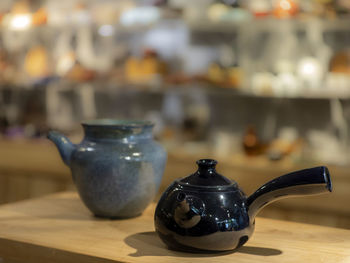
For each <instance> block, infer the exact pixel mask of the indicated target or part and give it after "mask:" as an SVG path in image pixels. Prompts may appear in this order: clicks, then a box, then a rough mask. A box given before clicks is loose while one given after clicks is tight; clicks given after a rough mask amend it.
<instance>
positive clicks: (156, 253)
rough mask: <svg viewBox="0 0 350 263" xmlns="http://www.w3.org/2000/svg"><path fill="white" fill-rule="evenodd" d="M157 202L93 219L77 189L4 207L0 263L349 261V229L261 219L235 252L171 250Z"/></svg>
mask: <svg viewBox="0 0 350 263" xmlns="http://www.w3.org/2000/svg"><path fill="white" fill-rule="evenodd" d="M153 213H154V204H152V205H150V206H149V207H148V208H147V210H146V211H145V212H144V214H143V215H142V216H140V217H137V218H133V219H126V220H108V219H100V218H95V217H93V216H92V215H91V214H90V212H89V211H88V210H87V209H86V208H85V207H84V205H83V204H82V202H81V201H80V199H79V198H78V196H77V194H76V193H71V192H66V193H60V194H55V195H50V196H47V197H44V198H39V199H33V200H28V201H23V202H18V203H13V204H8V205H3V206H0V262H5V263H7V262H26V263H30V262H88V263H89V262H146V263H147V262H152V263H156V262H165V263H166V262H177V261H178V262H185V263H186V262H203V260H205V262H217V263H219V262H342V263H345V262H350V230H344V229H337V228H329V227H323V226H315V225H307V224H301V223H292V222H287V221H279V220H272V219H265V218H257V220H256V230H255V233H254V235H253V237H252V239H251V240H249V241H248V243H246V245H245V246H244V247H242V248H241V249H239V250H238V251H236V252H229V253H227V252H226V253H216V254H191V253H181V252H175V251H170V250H168V249H167V248H166V247H165V245H164V244H163V243H162V242H161V241H160V239H159V238H158V237H157V235H156V234H155V232H154V226H153Z"/></svg>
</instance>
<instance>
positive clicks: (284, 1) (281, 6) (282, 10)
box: [273, 0, 299, 18]
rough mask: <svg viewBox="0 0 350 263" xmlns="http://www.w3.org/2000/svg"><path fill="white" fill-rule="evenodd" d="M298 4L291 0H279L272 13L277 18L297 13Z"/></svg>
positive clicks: (288, 16)
mask: <svg viewBox="0 0 350 263" xmlns="http://www.w3.org/2000/svg"><path fill="white" fill-rule="evenodd" d="M298 12H299V6H298V5H297V3H296V2H295V1H293V0H279V1H277V3H276V6H275V9H274V12H273V13H274V15H275V16H276V17H278V18H290V17H293V16H295V15H297V14H298Z"/></svg>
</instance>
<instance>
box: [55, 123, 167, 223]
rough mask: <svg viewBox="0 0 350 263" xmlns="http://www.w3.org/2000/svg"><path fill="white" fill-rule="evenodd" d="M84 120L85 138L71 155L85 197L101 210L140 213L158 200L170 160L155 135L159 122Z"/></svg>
mask: <svg viewBox="0 0 350 263" xmlns="http://www.w3.org/2000/svg"><path fill="white" fill-rule="evenodd" d="M82 125H83V128H84V133H85V135H84V138H83V140H82V142H81V143H80V144H77V145H74V150H72V151H71V153H70V154H69V160H68V161H67V160H66V164H68V165H69V167H70V169H71V172H72V177H73V181H74V183H75V185H76V187H77V190H78V192H79V195H80V197H81V199H82V200H83V202H84V203H85V205H86V206H87V207H88V208H89V209H90V210H91V212H92V213H93V214H95V215H96V216H101V217H109V218H128V217H134V216H138V215H140V214H141V213H142V211H143V210H144V209H145V208H146V207H147V205H148V204H149V203H150V202H152V201H153V199H154V197H155V195H156V193H157V191H158V188H159V185H160V182H161V179H162V176H163V172H164V168H165V163H166V152H165V150H164V149H163V147H162V146H161V145H160V144H159V143H157V142H156V141H154V140H153V137H152V127H153V125H152V124H151V123H149V122H142V121H138V122H133V121H114V120H96V121H90V122H86V123H83V124H82ZM56 144H57V143H56ZM58 148H60V146H58ZM60 152H61V156H62V158H63V159H64V157H65V156H63V155H64V154H65V153H64V151H63V150H61V149H60ZM66 156H67V154H66ZM66 159H67V157H66Z"/></svg>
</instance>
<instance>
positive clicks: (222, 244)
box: [154, 159, 332, 252]
mask: <svg viewBox="0 0 350 263" xmlns="http://www.w3.org/2000/svg"><path fill="white" fill-rule="evenodd" d="M216 163H217V162H216V161H215V160H210V159H203V160H199V161H197V164H198V170H197V171H196V172H195V173H194V174H192V175H190V176H188V177H186V178H183V179H181V180H176V181H174V182H173V183H172V184H171V185H170V186H169V187H168V189H167V190H166V191H165V192H164V194H163V195H162V197H161V199H160V201H159V203H158V205H157V208H156V211H155V216H154V220H155V228H156V232H157V233H158V235H159V236H160V238H161V239H162V240H163V241H164V242H165V244H166V245H167V246H168V247H169V248H170V249H175V250H182V251H190V252H201V251H208V250H209V251H226V250H233V249H236V248H238V247H240V246H242V245H243V244H244V243H245V242H247V241H248V239H249V237H250V236H251V235H252V233H253V231H254V226H255V220H254V219H255V216H256V214H257V213H258V211H259V210H260V209H261V208H262V207H264V206H265V205H267V204H269V203H271V202H272V201H275V200H277V199H280V198H283V197H286V196H290V195H309V194H318V193H322V192H328V191H331V190H332V185H331V180H330V176H329V172H328V169H327V168H326V167H316V168H311V169H306V170H302V171H298V172H294V173H291V174H287V175H284V176H281V177H279V178H276V179H274V180H272V181H270V182H268V183H266V184H265V185H263V186H262V187H260V188H259V189H258V190H257V191H256V192H255V193H253V194H252V195H251V196H250V197H248V198H247V197H246V196H245V194H244V193H243V192H242V190H241V189H240V188H239V187H238V185H237V183H236V182H234V181H231V180H229V179H227V178H225V177H224V176H222V175H220V174H218V173H217V172H216V170H215V165H216Z"/></svg>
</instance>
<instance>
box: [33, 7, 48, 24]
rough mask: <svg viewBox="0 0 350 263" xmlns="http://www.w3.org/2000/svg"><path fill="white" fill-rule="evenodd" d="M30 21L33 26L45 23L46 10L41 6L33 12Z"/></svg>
mask: <svg viewBox="0 0 350 263" xmlns="http://www.w3.org/2000/svg"><path fill="white" fill-rule="evenodd" d="M32 23H33V25H35V26H41V25H45V24H46V23H47V11H46V9H45V8H43V7H41V8H39V9H38V10H37V11H36V12H34V13H33V16H32Z"/></svg>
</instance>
